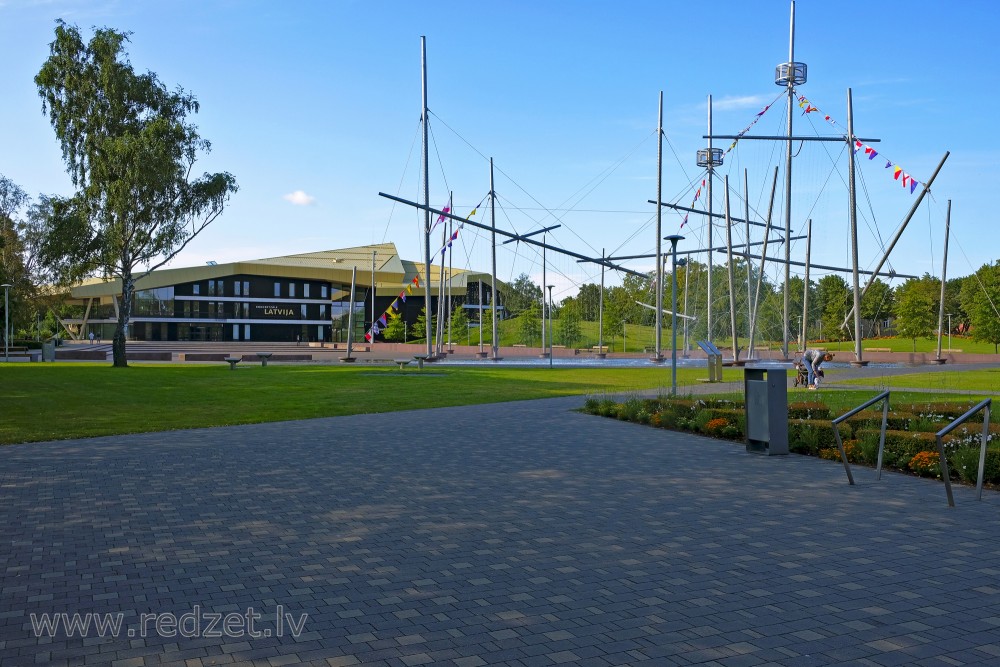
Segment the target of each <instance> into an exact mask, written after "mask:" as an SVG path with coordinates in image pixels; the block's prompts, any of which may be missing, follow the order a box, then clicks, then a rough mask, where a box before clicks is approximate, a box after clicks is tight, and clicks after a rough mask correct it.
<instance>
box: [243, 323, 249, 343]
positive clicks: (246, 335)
mask: <svg viewBox="0 0 1000 667" xmlns="http://www.w3.org/2000/svg"><path fill="white" fill-rule="evenodd" d="M243 340H250V325H249V324H244V325H243Z"/></svg>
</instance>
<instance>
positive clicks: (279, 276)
mask: <svg viewBox="0 0 1000 667" xmlns="http://www.w3.org/2000/svg"><path fill="white" fill-rule="evenodd" d="M373 253H374V261H375V317H376V319H377V318H379V317H380V316H381V315H382V313H383V312H385V310H386V309H387V308H389V306H390V304H392V303H393V302H394V301H395V300H396V298H397V297H398V296H399V294H400V293H401V292H403V291H405V289H406V287H407V285H410V284H411V283H412V280H413V278H414V277H417V278H418V280H419V284H420V287H419V289H416V288H414V289H413V290H412V294H410V295H408V296H407V299H406V302H405V303H404V304H402V308H401V311H402V314H403V318H404V319H405V320H406V321H407V322H408V323H410V324H413V322H415V321H416V319H417V317H418V315H419V314H420V311H421V310H422V309H423V307H424V283H425V280H426V277H425V276H424V264H423V262H422V261H420V262H414V261H409V260H405V259H401V258H400V257H399V253H398V252H397V251H396V246H395V245H394V244H392V243H382V244H378V245H370V246H361V247H357V248H345V249H343V250H327V251H321V252H313V253H304V254H300V255H288V256H285V257H272V258H268V259H256V260H250V261H245V262H231V263H227V264H214V263H213V264H208V265H205V266H195V267H188V268H178V269H162V270H159V271H154V272H152V273H150V274H149V275H148V276H146V277H145V278H143V279H142V280H140V281H138V283H137V284H136V293H135V297H134V301H133V307H132V316H131V320H130V323H129V332H128V337H129V339H131V340H150V341H160V340H162V341H295V340H299V339H301V340H302V341H319V340H323V341H331V340H333V341H337V340H346V337H347V326H348V324H347V321H348V312H349V310H350V309H351V308H352V307H353V309H354V328H355V334H354V340H355V341H361V340H363V337H364V334H365V332H367V331H368V329H369V328H370V327H371V320H372V289H371V286H372V285H371V284H372V256H373ZM355 267H357V280H356V287H355V294H354V295H353V297H352V296H351V293H350V292H351V271H352V269H353V268H355ZM430 278H431V312H432V313H436V312H437V311H436V308H437V303H438V299H439V298H440V296H441V294H439V290H440V278H441V268H440V267H439V266H437V265H434V266H432V267H431V275H430ZM480 282H482V283H483V294H484V299H483V303H484V304H488V303H490V300H491V295H492V293H493V290H492V283H491V280H490V275H489V274H488V273H486V274H483V273H479V272H474V271H466V270H458V269H456V270H455V271H453V272H452V273H451V274H450V275H449V272H448V269H447V267H446V268H445V289H444V291H443V296H444V298H445V299H447V298H448V286H449V284H450V286H451V295H452V306H451V307H452V309H454V308H456V307H459V306H466V305H470V304H471V305H472V306H473V307H474V308H475V307H477V304H478V296H479V283H480ZM120 299H121V281H120V280H113V281H101V280H91V281H87V282H85V283H84V284H81V285H78V286H76V287H74V288H72V290H71V291H70V295H69V298H68V303H69V304H70V306H71V311H72V315H71V316H70V317H63V318H62V319H61V320H60V322H61V324H62V326H63V328H64V330H65V333H66V334H67V335H68V336H69V337H70V338H73V339H85V338H86V337H87V336H88V334H89V333H90V332H94V333H95V334H96V335H97V336H100V337H101V338H103V339H104V340H110V338H111V337H112V335H113V334H114V330H115V326H116V324H117V320H118V308H119V305H120V303H119V301H120ZM446 310H447V308H446ZM376 340H378V338H376Z"/></svg>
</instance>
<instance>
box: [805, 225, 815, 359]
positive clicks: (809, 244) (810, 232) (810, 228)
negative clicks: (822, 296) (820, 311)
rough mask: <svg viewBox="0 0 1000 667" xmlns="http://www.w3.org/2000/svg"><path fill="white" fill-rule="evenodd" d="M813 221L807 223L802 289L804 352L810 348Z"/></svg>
mask: <svg viewBox="0 0 1000 667" xmlns="http://www.w3.org/2000/svg"><path fill="white" fill-rule="evenodd" d="M812 235H813V221H812V218H810V219H809V220H808V221H807V222H806V273H805V279H804V280H803V283H804V285H803V287H802V351H803V352H805V351H806V349H807V348H808V347H809V338H808V333H809V329H808V328H807V326H806V325H807V323H808V322H809V255H810V254H811V253H812Z"/></svg>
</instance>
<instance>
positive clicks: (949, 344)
mask: <svg viewBox="0 0 1000 667" xmlns="http://www.w3.org/2000/svg"><path fill="white" fill-rule="evenodd" d="M948 351H949V352H951V313H948Z"/></svg>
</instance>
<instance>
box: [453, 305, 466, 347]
mask: <svg viewBox="0 0 1000 667" xmlns="http://www.w3.org/2000/svg"><path fill="white" fill-rule="evenodd" d="M463 334H464V335H463ZM451 341H452V342H453V343H458V344H459V345H464V344H466V343H467V342H469V317H468V315H466V314H465V308H463V307H462V306H456V307H455V310H453V311H452V313H451Z"/></svg>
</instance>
